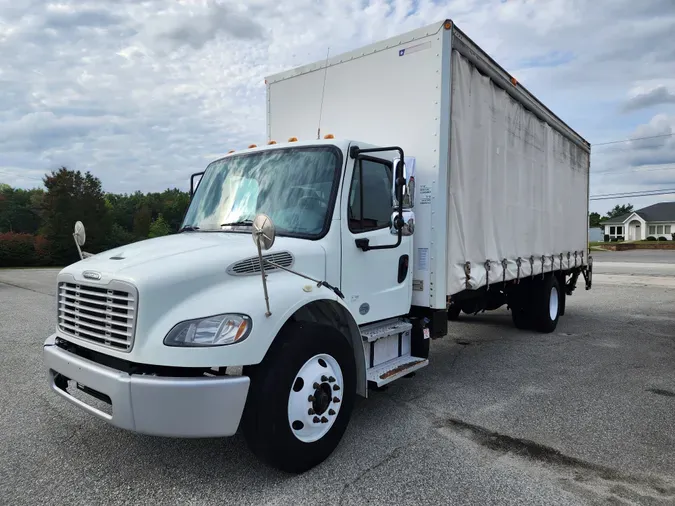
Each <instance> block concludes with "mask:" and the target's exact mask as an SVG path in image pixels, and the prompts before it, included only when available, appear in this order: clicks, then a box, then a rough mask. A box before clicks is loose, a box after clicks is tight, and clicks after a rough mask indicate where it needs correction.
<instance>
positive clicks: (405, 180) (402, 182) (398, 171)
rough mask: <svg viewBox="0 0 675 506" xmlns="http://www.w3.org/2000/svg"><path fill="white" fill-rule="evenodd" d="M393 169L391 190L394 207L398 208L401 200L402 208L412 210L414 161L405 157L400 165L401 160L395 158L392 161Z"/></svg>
mask: <svg viewBox="0 0 675 506" xmlns="http://www.w3.org/2000/svg"><path fill="white" fill-rule="evenodd" d="M401 165H402V167H401ZM394 167H395V169H394V187H393V189H392V194H393V197H394V206H398V203H399V202H400V201H401V200H403V207H405V208H408V209H412V208H413V207H414V205H415V202H414V196H415V159H414V158H413V157H408V156H406V157H405V161H404V162H403V163H401V159H400V158H397V159H396V160H394Z"/></svg>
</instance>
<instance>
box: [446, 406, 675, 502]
mask: <svg viewBox="0 0 675 506" xmlns="http://www.w3.org/2000/svg"><path fill="white" fill-rule="evenodd" d="M438 425H439V426H440V427H446V428H449V429H451V430H453V431H454V432H455V433H457V434H459V435H461V436H464V437H467V438H468V439H470V440H471V441H473V442H474V443H477V444H479V445H481V446H483V447H485V448H488V449H489V450H492V451H495V452H499V453H504V454H509V455H514V456H516V457H520V458H523V459H528V460H530V461H534V462H537V463H543V464H548V465H550V466H553V467H554V468H557V469H558V470H560V471H572V472H573V473H574V476H575V478H574V480H575V481H576V482H580V483H585V482H596V483H600V484H602V483H601V482H609V483H610V486H611V487H613V488H614V489H616V490H619V489H621V488H620V487H619V488H618V489H617V488H616V487H617V486H618V485H623V486H632V490H633V493H634V494H636V495H640V496H642V497H650V498H654V499H659V500H662V499H665V498H668V499H669V500H670V499H673V498H675V483H674V482H669V481H667V480H665V479H663V478H661V477H656V476H647V475H631V474H628V473H625V472H622V471H618V470H616V469H613V468H610V467H607V466H602V465H599V464H593V463H591V462H587V461H585V460H582V459H579V458H577V457H572V456H570V455H565V454H564V453H562V452H561V451H560V450H557V449H555V448H553V447H550V446H546V445H543V444H540V443H537V442H535V441H532V440H529V439H524V438H517V437H512V436H509V435H506V434H501V433H499V432H496V431H491V430H489V429H486V428H484V427H481V426H479V425H474V424H472V423H468V422H465V421H463V420H459V419H457V418H449V419H444V420H441V421H440V423H439V424H438ZM582 472H583V473H582Z"/></svg>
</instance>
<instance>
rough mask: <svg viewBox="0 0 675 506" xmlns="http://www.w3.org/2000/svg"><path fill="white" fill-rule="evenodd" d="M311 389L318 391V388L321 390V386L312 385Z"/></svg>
mask: <svg viewBox="0 0 675 506" xmlns="http://www.w3.org/2000/svg"><path fill="white" fill-rule="evenodd" d="M312 388H313V389H314V390H318V389H319V388H321V385H319V384H318V383H314V384H313V385H312Z"/></svg>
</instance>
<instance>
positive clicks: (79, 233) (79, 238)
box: [73, 221, 87, 246]
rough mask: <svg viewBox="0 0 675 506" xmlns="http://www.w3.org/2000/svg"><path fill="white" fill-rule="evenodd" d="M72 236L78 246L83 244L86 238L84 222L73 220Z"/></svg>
mask: <svg viewBox="0 0 675 506" xmlns="http://www.w3.org/2000/svg"><path fill="white" fill-rule="evenodd" d="M73 237H74V238H75V242H76V243H77V245H78V246H84V243H85V241H86V240H87V234H86V232H85V231H84V224H83V223H82V222H81V221H76V222H75V230H74V232H73Z"/></svg>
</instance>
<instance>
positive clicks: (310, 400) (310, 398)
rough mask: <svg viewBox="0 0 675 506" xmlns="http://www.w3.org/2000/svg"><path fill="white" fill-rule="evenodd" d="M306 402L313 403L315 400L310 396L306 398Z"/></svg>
mask: <svg viewBox="0 0 675 506" xmlns="http://www.w3.org/2000/svg"><path fill="white" fill-rule="evenodd" d="M307 400H308V401H309V402H314V401H315V400H316V399H314V396H313V395H310V396H309V397H307Z"/></svg>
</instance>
